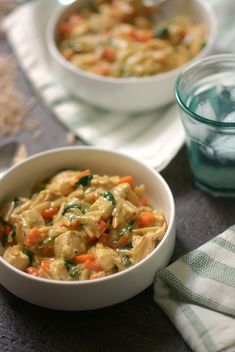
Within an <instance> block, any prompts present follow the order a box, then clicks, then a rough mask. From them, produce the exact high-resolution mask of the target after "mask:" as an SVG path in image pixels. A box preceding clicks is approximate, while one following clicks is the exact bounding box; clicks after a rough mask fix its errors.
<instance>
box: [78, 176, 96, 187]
mask: <svg viewBox="0 0 235 352" xmlns="http://www.w3.org/2000/svg"><path fill="white" fill-rule="evenodd" d="M92 178H93V175H92V174H88V175H86V176H83V177H81V178H80V179H79V180H77V182H75V186H78V185H82V186H88V185H89V184H90V183H91V180H92Z"/></svg>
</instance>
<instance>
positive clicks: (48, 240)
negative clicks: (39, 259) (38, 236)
mask: <svg viewBox="0 0 235 352" xmlns="http://www.w3.org/2000/svg"><path fill="white" fill-rule="evenodd" d="M54 240H55V237H48V238H46V239H45V240H43V241H42V242H41V243H40V244H39V246H38V248H39V249H42V248H44V247H47V246H50V245H51V244H53V243H54Z"/></svg>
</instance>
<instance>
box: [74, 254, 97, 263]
mask: <svg viewBox="0 0 235 352" xmlns="http://www.w3.org/2000/svg"><path fill="white" fill-rule="evenodd" d="M73 260H74V261H75V262H76V263H85V262H86V261H87V260H90V261H93V260H95V255H94V254H93V253H86V254H80V255H76V257H74V258H73Z"/></svg>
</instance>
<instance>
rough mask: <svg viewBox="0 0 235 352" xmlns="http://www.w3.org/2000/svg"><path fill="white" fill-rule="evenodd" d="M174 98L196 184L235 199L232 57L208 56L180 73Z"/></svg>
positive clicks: (234, 62)
mask: <svg viewBox="0 0 235 352" xmlns="http://www.w3.org/2000/svg"><path fill="white" fill-rule="evenodd" d="M175 96H176V100H177V103H178V106H179V110H180V115H181V119H182V122H183V125H184V129H185V134H186V147H187V153H188V159H189V164H190V167H191V170H192V174H193V176H194V180H195V184H196V186H198V187H199V188H200V189H202V190H205V191H207V192H209V193H211V194H213V195H214V196H228V197H234V196H235V55H233V54H223V55H214V56H209V57H207V58H205V59H202V60H198V61H195V62H194V63H193V64H191V65H190V66H187V68H186V69H185V70H184V71H182V72H181V74H180V75H179V77H178V78H177V81H176V86H175Z"/></svg>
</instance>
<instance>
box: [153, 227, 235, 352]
mask: <svg viewBox="0 0 235 352" xmlns="http://www.w3.org/2000/svg"><path fill="white" fill-rule="evenodd" d="M154 299H155V301H156V302H157V303H158V304H159V306H160V307H161V308H162V310H163V311H164V312H165V313H166V314H167V316H168V317H169V318H170V320H171V321H172V323H173V324H174V325H175V326H176V328H177V329H178V331H179V332H180V333H181V335H182V336H183V338H184V339H185V341H186V342H187V343H188V345H189V346H190V347H191V348H192V350H193V351H196V352H218V351H226V352H234V351H235V226H232V227H230V228H229V229H228V230H226V231H225V232H223V233H222V234H220V235H218V236H216V237H214V238H213V239H212V240H210V241H209V242H207V243H206V244H204V245H202V246H201V247H199V248H198V249H196V250H193V251H192V252H189V253H188V254H186V255H184V256H183V257H181V258H180V259H178V260H177V261H176V262H174V263H173V264H171V265H169V266H168V267H167V268H165V269H163V270H160V271H159V272H158V273H157V274H156V277H155V281H154Z"/></svg>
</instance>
